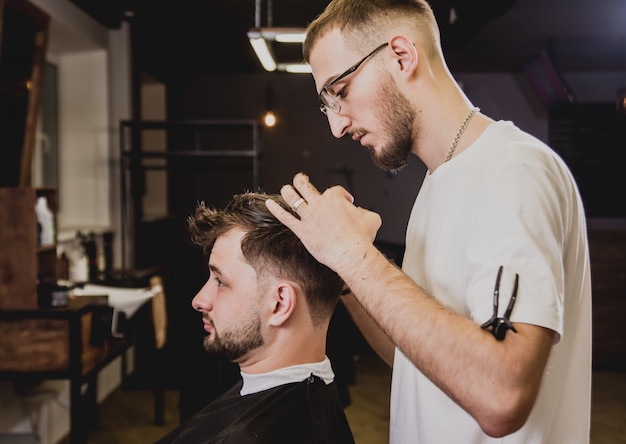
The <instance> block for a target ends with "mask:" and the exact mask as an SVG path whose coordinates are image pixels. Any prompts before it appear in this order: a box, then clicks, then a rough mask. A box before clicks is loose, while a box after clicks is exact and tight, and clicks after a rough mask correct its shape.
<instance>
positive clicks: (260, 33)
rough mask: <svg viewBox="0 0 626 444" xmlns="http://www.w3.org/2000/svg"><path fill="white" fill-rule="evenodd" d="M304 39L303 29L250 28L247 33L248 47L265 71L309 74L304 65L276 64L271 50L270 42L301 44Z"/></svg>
mask: <svg viewBox="0 0 626 444" xmlns="http://www.w3.org/2000/svg"><path fill="white" fill-rule="evenodd" d="M305 37H306V31H305V30H304V29H303V28H252V29H250V30H249V31H248V40H250V45H252V48H253V49H254V52H255V53H256V56H257V58H258V59H259V61H260V62H261V65H263V68H264V69H265V70H266V71H276V70H278V71H286V72H291V73H310V72H311V67H310V66H309V65H308V64H306V63H276V60H275V58H274V55H273V53H272V50H271V44H272V42H277V43H286V44H302V42H304V38H305Z"/></svg>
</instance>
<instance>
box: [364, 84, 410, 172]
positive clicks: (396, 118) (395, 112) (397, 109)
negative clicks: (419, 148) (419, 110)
mask: <svg viewBox="0 0 626 444" xmlns="http://www.w3.org/2000/svg"><path fill="white" fill-rule="evenodd" d="M384 77H386V78H383V79H381V82H380V84H381V85H382V86H381V87H380V88H379V90H378V100H379V103H381V104H382V110H381V114H380V121H381V122H382V124H383V129H384V131H385V134H386V135H387V138H388V139H387V142H386V143H385V144H384V145H383V146H382V147H381V148H380V149H379V151H378V152H376V151H375V150H374V148H372V147H370V148H369V149H370V154H371V156H372V161H373V162H374V164H375V165H376V166H378V167H379V168H382V169H384V170H400V169H402V168H404V167H405V166H406V165H407V159H408V157H409V154H410V153H411V147H412V145H413V125H414V122H415V111H414V110H413V108H412V107H411V103H410V102H409V101H408V100H407V98H406V97H405V96H404V95H403V94H402V93H401V92H400V91H399V90H398V87H397V86H396V84H395V82H394V80H393V79H392V78H391V76H390V75H388V74H387V75H384Z"/></svg>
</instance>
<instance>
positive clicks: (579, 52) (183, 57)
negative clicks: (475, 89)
mask: <svg viewBox="0 0 626 444" xmlns="http://www.w3.org/2000/svg"><path fill="white" fill-rule="evenodd" d="M71 1H73V2H74V3H75V4H77V5H78V6H80V7H81V8H83V9H84V10H85V11H86V12H88V13H89V14H91V15H92V16H93V17H94V18H96V19H97V20H98V21H100V22H101V23H103V24H104V25H105V26H107V27H109V28H117V27H119V24H120V22H121V20H130V22H131V29H132V32H133V51H134V54H133V55H134V57H135V60H136V61H137V62H138V63H139V66H140V67H141V69H142V70H145V71H147V72H149V73H150V74H152V75H154V76H156V77H160V78H162V79H164V80H165V78H171V77H188V76H193V75H216V74H231V73H232V74H235V73H249V72H262V68H261V66H260V64H259V63H258V61H257V60H256V58H255V56H254V53H253V51H252V48H251V47H250V44H249V43H248V40H247V31H248V30H249V29H250V28H252V27H254V26H255V24H257V23H258V21H259V20H260V25H261V26H276V27H305V26H306V25H307V23H308V22H310V21H311V20H312V19H313V18H314V17H315V16H316V15H317V14H319V13H320V12H321V11H322V10H323V8H324V7H325V6H326V4H328V0H265V1H263V2H261V3H258V6H260V14H257V9H256V7H257V2H256V1H255V0H221V1H217V0H71ZM268 1H269V3H268ZM268 4H269V6H270V10H269V12H268ZM431 4H432V5H433V9H434V10H435V13H436V15H437V19H438V21H439V23H440V27H441V29H442V41H443V45H444V50H445V52H446V54H447V60H448V62H449V64H450V66H451V68H452V70H453V71H455V70H457V71H498V70H499V71H502V70H507V71H508V70H521V69H522V66H523V64H524V63H525V62H527V61H529V60H531V59H533V58H535V57H537V56H538V54H539V53H540V52H541V51H546V52H547V53H548V54H549V55H550V56H551V57H552V59H553V61H554V62H555V64H556V65H557V67H558V68H560V69H563V70H626V1H625V0H473V1H469V0H432V1H431ZM451 9H454V13H455V14H456V21H455V22H454V23H453V24H450V14H451ZM128 12H132V17H127V16H128ZM285 47H286V45H284V44H282V45H281V47H280V48H277V47H275V48H274V50H275V52H276V55H277V58H278V59H280V60H281V61H295V62H299V61H300V60H301V54H300V47H299V45H291V46H290V51H288V52H284V49H283V48H285Z"/></svg>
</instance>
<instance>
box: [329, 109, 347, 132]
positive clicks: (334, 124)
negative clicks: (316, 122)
mask: <svg viewBox="0 0 626 444" xmlns="http://www.w3.org/2000/svg"><path fill="white" fill-rule="evenodd" d="M326 116H327V117H328V124H329V125H330V132H331V133H332V134H333V136H335V137H336V138H337V139H341V138H342V137H343V136H344V135H345V134H346V131H347V128H348V127H349V125H350V119H349V118H347V117H346V116H344V115H342V114H337V113H335V112H332V111H328V114H327V115H326Z"/></svg>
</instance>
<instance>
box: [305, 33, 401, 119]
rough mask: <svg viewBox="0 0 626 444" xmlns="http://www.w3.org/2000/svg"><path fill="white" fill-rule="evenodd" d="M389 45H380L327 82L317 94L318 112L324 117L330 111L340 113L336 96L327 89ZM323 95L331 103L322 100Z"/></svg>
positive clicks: (339, 105) (386, 43)
mask: <svg viewBox="0 0 626 444" xmlns="http://www.w3.org/2000/svg"><path fill="white" fill-rule="evenodd" d="M387 45H389V43H388V42H385V43H383V44H382V45H379V46H377V47H376V48H375V49H374V50H373V51H372V52H370V53H369V54H368V55H366V56H365V57H363V58H362V59H361V60H359V61H358V62H356V63H355V64H354V65H352V66H351V67H350V68H348V69H346V70H345V71H344V72H343V73H341V74H340V75H338V76H337V77H335V78H334V79H333V80H331V81H330V82H328V83H327V84H326V85H324V86H323V87H322V89H321V91H320V93H319V94H318V96H317V97H318V99H319V101H320V102H321V103H320V112H321V113H322V114H324V115H327V114H328V110H329V109H330V110H331V111H333V112H334V113H337V114H338V113H339V112H340V111H341V104H340V103H339V101H338V100H336V98H337V95H336V94H333V93H331V92H330V91H329V89H328V88H330V87H332V86H333V85H334V84H336V83H337V82H339V81H340V80H343V79H345V78H346V77H347V76H349V75H350V74H352V73H353V72H354V71H356V70H357V69H359V67H360V66H361V65H362V64H363V63H365V61H366V60H367V59H369V58H370V57H372V56H374V55H375V54H376V53H378V52H379V51H380V50H381V49H383V48H384V47H385V46H387ZM324 93H326V94H327V95H328V96H329V97H330V98H331V100H332V102H329V101H328V100H326V99H325V98H324ZM335 105H336V108H337V109H336V110H335V109H334V108H335Z"/></svg>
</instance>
